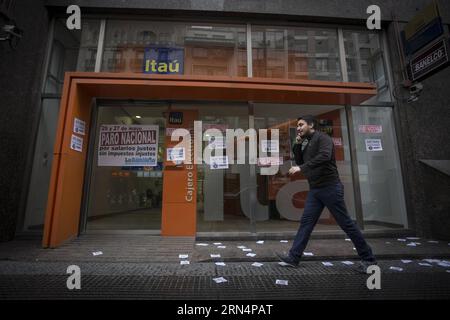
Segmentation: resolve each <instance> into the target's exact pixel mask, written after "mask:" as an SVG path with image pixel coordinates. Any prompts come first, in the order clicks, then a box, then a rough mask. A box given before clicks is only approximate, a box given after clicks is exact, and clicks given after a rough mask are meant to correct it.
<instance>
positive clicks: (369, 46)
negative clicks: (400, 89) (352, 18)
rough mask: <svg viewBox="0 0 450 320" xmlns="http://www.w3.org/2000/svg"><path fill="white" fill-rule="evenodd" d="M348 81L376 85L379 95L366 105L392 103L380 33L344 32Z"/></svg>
mask: <svg viewBox="0 0 450 320" xmlns="http://www.w3.org/2000/svg"><path fill="white" fill-rule="evenodd" d="M343 35H344V48H345V59H346V61H347V74H348V80H349V81H352V82H372V83H375V84H376V86H377V90H378V95H377V96H376V97H374V98H372V99H369V100H368V101H366V102H365V103H364V104H376V103H377V102H390V101H391V98H390V93H389V89H388V80H387V73H386V70H385V62H384V53H383V50H382V46H381V37H380V34H379V33H374V32H368V31H355V30H344V31H343Z"/></svg>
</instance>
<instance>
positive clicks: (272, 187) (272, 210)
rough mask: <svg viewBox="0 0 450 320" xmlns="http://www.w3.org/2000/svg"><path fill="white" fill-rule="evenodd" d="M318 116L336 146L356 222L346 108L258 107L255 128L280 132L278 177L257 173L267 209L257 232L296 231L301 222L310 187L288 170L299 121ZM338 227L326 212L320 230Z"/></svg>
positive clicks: (324, 130)
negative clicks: (291, 174) (307, 116)
mask: <svg viewBox="0 0 450 320" xmlns="http://www.w3.org/2000/svg"><path fill="white" fill-rule="evenodd" d="M307 114H312V115H315V116H316V118H317V119H318V121H319V130H320V131H322V132H325V133H327V134H328V135H330V136H331V137H332V139H333V142H334V148H335V157H336V164H337V167H338V171H339V175H340V178H341V181H342V183H343V184H344V188H345V201H346V204H347V208H348V211H349V214H350V215H351V217H352V218H353V219H356V218H355V207H354V196H353V195H354V193H353V183H352V171H351V161H350V151H349V140H348V134H347V132H348V131H347V122H346V117H345V111H344V108H343V107H339V106H308V105H286V104H284V105H283V104H256V105H255V128H257V129H271V130H272V129H278V130H279V157H280V168H279V171H278V173H277V174H276V175H261V173H260V171H261V168H260V167H259V168H258V169H257V179H258V201H259V202H260V203H261V204H262V205H264V209H265V212H262V210H260V211H259V213H260V214H259V216H258V218H259V219H258V221H257V224H256V225H257V230H258V231H259V232H270V231H296V230H297V229H298V226H299V225H298V221H299V220H300V218H301V216H302V213H303V210H304V205H305V201H306V196H307V193H308V191H309V186H308V182H307V180H306V178H305V177H304V176H303V175H302V174H300V175H297V176H289V175H288V170H289V168H290V167H291V166H292V165H295V164H294V160H293V159H294V158H293V154H292V151H291V150H292V145H293V142H294V141H295V137H296V127H297V118H298V117H300V116H302V115H307ZM334 229H338V226H337V224H336V222H335V220H334V218H333V217H332V216H331V214H330V212H329V211H328V210H327V209H325V210H324V212H323V213H322V215H321V217H320V219H319V222H318V227H317V230H334Z"/></svg>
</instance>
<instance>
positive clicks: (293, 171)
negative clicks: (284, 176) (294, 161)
mask: <svg viewBox="0 0 450 320" xmlns="http://www.w3.org/2000/svg"><path fill="white" fill-rule="evenodd" d="M300 171H301V170H300V167H299V166H293V167H291V168H290V169H289V175H291V176H292V175H294V174H296V173H297V172H300Z"/></svg>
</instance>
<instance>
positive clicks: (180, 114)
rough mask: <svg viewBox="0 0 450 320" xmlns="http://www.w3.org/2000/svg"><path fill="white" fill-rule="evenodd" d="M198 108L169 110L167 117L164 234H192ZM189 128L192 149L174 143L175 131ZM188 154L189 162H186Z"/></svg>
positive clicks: (195, 214) (195, 193)
mask: <svg viewBox="0 0 450 320" xmlns="http://www.w3.org/2000/svg"><path fill="white" fill-rule="evenodd" d="M196 119H197V111H194V110H183V111H169V112H168V114H167V116H166V137H165V148H166V153H165V155H164V157H165V159H164V174H163V200H162V201H163V206H162V223H161V234H162V235H163V236H194V235H195V232H196V217H197V168H196V165H195V164H194V163H193V162H194V161H193V150H194V146H193V144H194V136H193V128H194V121H195V120H196ZM178 128H182V129H186V130H188V131H190V136H191V151H192V152H189V150H182V148H176V147H175V146H176V145H177V144H178V143H179V142H181V138H180V140H179V141H171V134H172V132H173V131H174V130H176V129H178ZM188 157H191V164H187V163H185V162H186V160H187V158H188Z"/></svg>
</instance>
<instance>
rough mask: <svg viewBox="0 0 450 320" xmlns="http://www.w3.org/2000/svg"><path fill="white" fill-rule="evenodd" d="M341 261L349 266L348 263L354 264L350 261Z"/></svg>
mask: <svg viewBox="0 0 450 320" xmlns="http://www.w3.org/2000/svg"><path fill="white" fill-rule="evenodd" d="M342 263H343V264H345V265H347V266H350V265H352V264H354V263H353V262H351V261H342Z"/></svg>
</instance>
